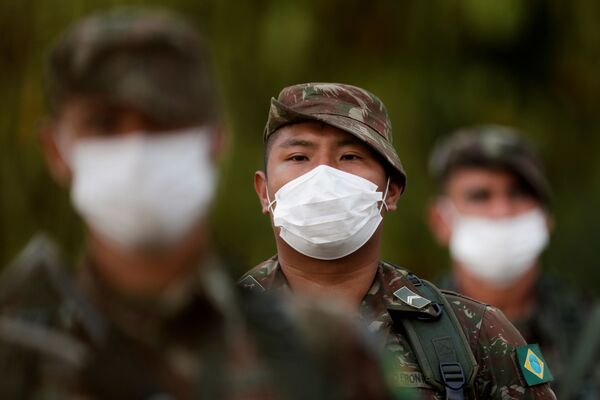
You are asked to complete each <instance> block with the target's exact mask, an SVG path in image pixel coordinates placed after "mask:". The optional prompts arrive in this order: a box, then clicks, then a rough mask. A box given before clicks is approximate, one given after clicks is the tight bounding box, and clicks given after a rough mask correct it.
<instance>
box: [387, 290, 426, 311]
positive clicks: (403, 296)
mask: <svg viewBox="0 0 600 400" xmlns="http://www.w3.org/2000/svg"><path fill="white" fill-rule="evenodd" d="M394 296H396V297H397V298H399V299H400V300H402V301H403V302H404V303H406V304H407V305H409V306H411V307H413V308H416V309H418V310H420V309H422V308H423V307H425V306H427V305H428V304H429V303H431V301H430V300H427V299H426V298H424V297H421V296H419V295H418V294H416V293H415V292H413V291H412V290H410V289H409V288H407V287H406V286H402V287H401V288H400V289H398V290H396V291H395V292H394Z"/></svg>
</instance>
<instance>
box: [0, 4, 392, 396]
mask: <svg viewBox="0 0 600 400" xmlns="http://www.w3.org/2000/svg"><path fill="white" fill-rule="evenodd" d="M212 79H213V78H212V76H211V74H210V72H209V63H208V60H207V56H206V54H205V50H204V47H203V45H202V43H201V42H200V40H199V38H198V36H197V33H196V32H195V31H194V30H193V29H192V28H191V27H190V26H188V25H187V24H185V23H184V22H182V21H181V20H179V19H177V18H176V17H174V16H170V15H167V14H164V13H161V12H144V11H139V10H138V11H136V10H118V11H114V12H109V13H106V14H98V15H95V16H92V17H90V18H88V19H85V20H83V21H82V22H81V23H79V24H77V25H76V26H75V27H74V28H73V29H71V30H69V31H68V32H67V33H66V34H65V35H64V36H63V37H62V38H61V40H60V41H59V43H58V44H57V46H56V47H55V48H54V49H53V50H52V52H51V54H50V59H49V68H48V87H47V89H48V97H49V100H50V106H51V121H50V122H49V124H48V126H47V127H46V129H45V131H44V132H42V138H43V145H44V150H45V154H46V157H47V161H48V165H49V167H50V170H51V172H52V175H53V176H54V178H55V179H56V180H57V181H58V182H59V183H61V184H64V185H65V186H68V187H70V190H71V198H72V202H73V205H74V207H75V209H76V210H77V212H78V213H79V214H80V215H81V216H82V218H83V220H84V222H85V225H86V230H87V246H86V253H85V258H84V259H83V260H82V263H81V265H80V266H79V268H78V270H77V276H76V279H74V280H72V279H71V276H69V275H68V274H66V271H65V270H64V269H63V268H61V266H60V263H59V258H58V256H57V251H56V249H55V248H54V247H53V245H52V244H51V243H50V242H49V241H48V240H47V239H45V238H43V237H38V238H37V239H35V240H34V241H32V243H31V244H30V246H29V247H28V248H27V249H26V250H25V252H24V253H23V255H22V257H21V258H20V259H19V260H17V261H16V262H15V264H13V265H11V266H9V267H8V269H7V270H6V271H5V272H4V274H3V276H2V279H0V304H1V307H2V316H1V319H0V371H1V373H0V376H1V377H0V397H1V398H3V399H23V398H44V399H46V398H61V399H62V398H98V399H157V400H158V399H174V398H177V399H193V398H206V399H241V398H243V399H271V398H282V399H315V398H316V399H318V398H331V399H337V398H343V399H347V398H357V399H362V398H371V397H372V398H383V393H384V391H385V389H384V386H383V383H382V382H383V381H382V380H377V378H378V375H377V371H378V369H377V364H376V363H375V362H374V361H373V360H372V359H370V358H369V352H368V349H367V348H366V347H359V346H356V345H355V344H358V343H360V342H359V339H360V336H359V333H357V332H358V331H354V330H353V329H352V325H351V324H346V323H345V320H340V322H339V323H338V324H336V321H335V320H333V319H332V318H330V317H329V314H314V313H312V314H307V313H303V312H302V309H297V310H296V314H295V315H294V318H293V320H292V317H288V314H287V312H286V311H285V310H283V309H281V308H279V307H278V306H277V305H274V304H272V303H268V302H265V301H264V299H260V301H259V299H258V298H256V297H252V296H245V297H244V298H243V299H241V298H240V297H239V296H238V294H236V293H235V291H234V288H235V286H234V285H233V284H232V283H231V281H230V280H229V279H228V278H227V276H225V271H224V269H225V267H226V266H225V265H223V262H222V261H221V259H220V258H219V257H218V256H217V255H216V254H215V253H214V252H213V251H212V250H211V243H210V234H209V227H208V223H207V217H208V212H209V207H210V204H211V202H212V199H213V195H214V193H215V188H216V185H217V177H216V161H217V159H218V158H219V155H220V153H221V152H222V147H223V146H222V144H223V133H222V132H221V130H220V113H219V110H218V108H217V99H216V95H215V89H214V88H213V81H212ZM323 315H325V316H323ZM296 321H299V322H298V325H296ZM324 321H325V322H326V323H327V324H328V325H325V326H328V327H329V328H328V329H332V330H338V331H342V332H344V333H345V335H344V336H343V340H338V339H339V338H337V339H336V342H335V343H329V344H327V343H320V342H319V340H321V337H319V336H316V335H315V334H314V332H312V331H311V329H312V330H315V329H318V328H319V327H320V326H321V325H322V324H323V323H324ZM302 323H304V325H302ZM301 333H302V334H303V335H302V337H300V334H301ZM303 338H307V340H304V339H303ZM353 340H356V343H354V342H352V341H353ZM317 346H318V349H319V350H324V351H325V352H326V351H329V352H330V354H326V355H324V356H323V359H322V360H323V361H324V363H320V362H319V363H318V362H317V358H318V357H320V356H321V355H320V354H317V353H316V352H315V350H316V349H317ZM325 361H331V362H332V363H333V362H335V363H338V364H332V365H328V364H326V363H325ZM369 362H371V363H369ZM339 363H343V367H340V366H339ZM330 378H331V379H330ZM332 379H333V381H332ZM335 379H339V381H335ZM338 382H339V384H338ZM342 382H343V383H342Z"/></svg>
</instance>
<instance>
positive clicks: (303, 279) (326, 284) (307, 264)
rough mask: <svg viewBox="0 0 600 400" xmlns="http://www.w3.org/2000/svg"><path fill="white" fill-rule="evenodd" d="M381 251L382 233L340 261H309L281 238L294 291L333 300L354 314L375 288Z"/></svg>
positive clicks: (286, 271)
mask: <svg viewBox="0 0 600 400" xmlns="http://www.w3.org/2000/svg"><path fill="white" fill-rule="evenodd" d="M379 249H380V238H379V230H378V231H377V232H376V234H375V235H373V237H372V238H371V239H370V240H369V241H368V242H367V243H366V244H365V245H364V246H363V247H361V248H360V249H358V250H357V251H355V252H354V253H352V254H350V255H348V256H346V257H342V258H339V259H337V260H319V259H316V258H311V257H307V256H305V255H303V254H300V253H298V252H297V251H295V250H294V249H293V248H291V247H290V246H289V245H288V244H287V243H285V242H284V241H283V240H282V239H281V238H279V237H277V252H278V259H279V264H280V265H281V269H282V272H283V274H284V275H285V277H286V278H287V280H288V282H289V284H290V287H291V289H292V291H294V292H295V293H297V294H301V295H303V296H310V297H328V298H333V299H335V300H336V301H337V302H340V303H342V305H344V306H347V307H349V308H351V309H352V310H354V311H357V310H358V308H359V306H360V303H361V301H362V299H363V297H364V296H365V295H366V293H367V291H368V290H369V288H370V287H371V285H372V284H373V279H374V278H375V274H376V273H377V266H378V264H379V254H380V251H379Z"/></svg>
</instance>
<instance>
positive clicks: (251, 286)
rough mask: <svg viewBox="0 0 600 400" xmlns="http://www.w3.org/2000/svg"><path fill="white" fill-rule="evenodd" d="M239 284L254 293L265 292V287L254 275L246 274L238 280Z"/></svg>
mask: <svg viewBox="0 0 600 400" xmlns="http://www.w3.org/2000/svg"><path fill="white" fill-rule="evenodd" d="M239 284H240V285H242V288H244V289H246V290H249V291H251V292H255V293H262V292H266V289H265V288H264V287H263V285H261V284H260V283H258V281H257V280H256V279H254V277H253V276H252V275H248V276H247V277H245V278H244V279H242V280H241V281H240V282H239Z"/></svg>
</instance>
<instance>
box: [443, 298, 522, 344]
mask: <svg viewBox="0 0 600 400" xmlns="http://www.w3.org/2000/svg"><path fill="white" fill-rule="evenodd" d="M442 293H443V294H444V296H445V297H446V299H447V300H448V303H450V305H451V307H452V311H453V312H454V314H455V315H456V318H457V319H458V321H459V323H460V325H461V326H462V328H463V330H464V332H465V334H466V335H467V337H468V339H469V342H470V343H471V346H472V347H473V348H477V347H478V346H480V345H481V342H482V341H484V342H487V341H493V340H496V339H498V338H502V341H504V342H505V343H510V344H512V345H514V346H517V345H523V344H525V341H524V339H523V338H522V336H521V335H520V333H519V332H518V331H517V330H516V328H515V327H514V326H513V324H512V323H511V322H510V321H509V320H508V319H507V318H506V317H505V316H504V313H503V312H502V311H500V310H499V309H498V308H496V307H494V306H491V305H489V304H485V303H482V302H480V301H478V300H475V299H473V298H471V297H469V296H465V295H463V294H461V293H457V292H454V291H450V290H442Z"/></svg>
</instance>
